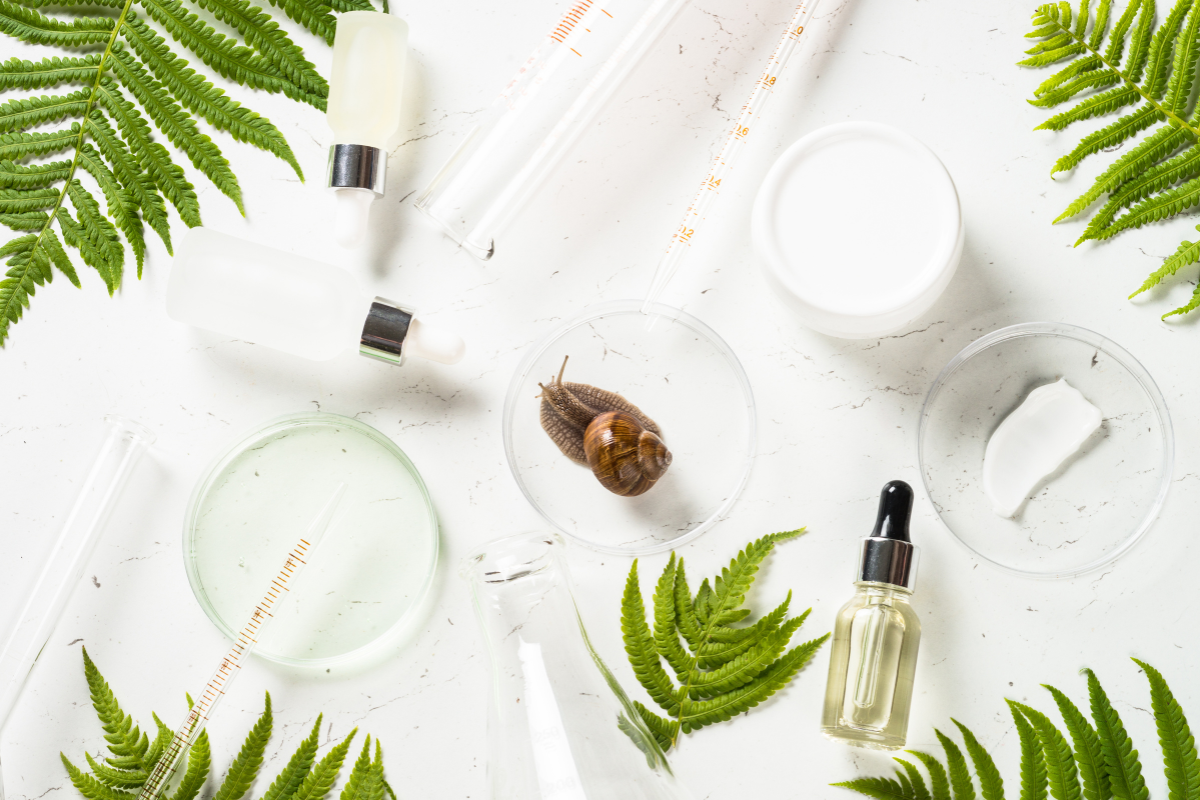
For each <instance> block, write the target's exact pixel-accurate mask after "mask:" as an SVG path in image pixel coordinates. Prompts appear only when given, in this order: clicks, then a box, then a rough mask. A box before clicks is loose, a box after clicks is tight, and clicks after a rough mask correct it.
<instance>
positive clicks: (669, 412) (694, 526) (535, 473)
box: [504, 300, 756, 555]
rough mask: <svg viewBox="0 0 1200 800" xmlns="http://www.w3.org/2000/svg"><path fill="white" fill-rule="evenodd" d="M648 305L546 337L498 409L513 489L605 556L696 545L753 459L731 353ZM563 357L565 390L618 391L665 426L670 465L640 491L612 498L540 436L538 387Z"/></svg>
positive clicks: (739, 376)
mask: <svg viewBox="0 0 1200 800" xmlns="http://www.w3.org/2000/svg"><path fill="white" fill-rule="evenodd" d="M652 308H653V311H652V312H651V313H649V314H643V313H642V312H641V301H635V300H622V301H616V302H611V303H604V304H601V305H598V306H594V307H592V308H590V309H588V310H587V311H586V312H585V313H583V314H582V315H580V316H578V317H576V318H575V319H573V320H571V321H569V322H567V323H566V324H564V325H562V326H561V327H559V328H557V329H555V330H553V331H551V332H550V333H549V334H548V335H546V337H545V338H543V339H542V340H540V341H538V342H537V343H535V344H534V345H533V346H532V347H531V348H530V350H529V352H528V354H526V356H525V358H524V360H522V362H521V364H520V366H519V367H518V368H517V371H516V374H514V375H513V379H512V383H511V384H509V389H508V397H507V398H506V399H505V402H504V449H505V453H506V454H507V456H508V465H509V468H511V469H512V473H513V477H514V478H516V481H517V485H518V486H520V487H521V491H522V492H524V493H525V497H526V498H528V500H529V502H530V503H532V504H533V507H534V508H535V509H537V511H538V513H540V514H541V515H542V516H543V517H544V518H545V519H546V521H548V522H549V523H550V524H551V525H553V526H554V527H555V528H557V529H558V530H560V531H562V532H563V533H564V534H566V535H567V536H568V537H570V538H572V539H574V540H576V541H578V542H580V543H582V544H585V545H587V546H588V547H592V548H594V549H596V550H600V551H602V552H608V553H621V554H627V555H641V554H648V553H657V552H661V551H663V550H668V549H670V548H672V547H676V546H679V545H681V544H683V543H685V542H688V541H691V540H692V539H694V538H696V537H697V536H699V535H700V534H701V533H703V532H704V531H705V530H707V529H708V528H709V526H711V525H712V524H713V523H714V522H716V521H717V520H718V519H719V518H720V517H721V516H722V515H723V514H724V513H725V512H726V511H727V510H728V509H729V507H730V506H731V505H733V502H734V500H736V499H737V496H738V494H739V493H740V492H741V490H742V487H743V486H744V485H745V483H746V478H747V477H748V476H749V473H750V465H751V463H752V461H753V458H754V451H755V436H756V433H755V413H754V395H753V393H752V392H751V389H750V381H749V379H748V378H747V377H746V373H745V371H744V370H743V369H742V365H741V364H740V363H738V360H737V357H736V356H735V355H734V354H733V351H732V350H730V349H729V345H727V344H725V342H724V341H722V340H721V338H720V337H719V336H717V334H716V333H715V332H714V331H713V330H712V329H711V328H709V327H708V326H707V325H705V324H704V323H703V322H701V321H700V320H698V319H696V318H695V317H693V316H691V315H690V314H687V313H684V312H683V311H680V310H678V309H675V308H670V307H668V306H662V305H656V306H653V307H652ZM568 356H570V361H569V362H568V363H567V366H566V371H565V374H564V375H563V382H564V383H585V384H591V385H592V386H596V387H599V388H601V389H606V390H608V391H610V392H615V393H617V394H620V395H622V396H623V397H624V398H625V399H627V400H628V401H629V402H631V403H633V404H634V405H635V406H637V407H638V408H640V409H641V410H642V411H643V412H644V413H645V414H646V415H647V416H649V417H650V418H651V419H653V420H654V421H655V422H656V423H658V425H659V426H660V427H661V428H662V432H663V441H664V442H665V443H666V445H667V447H668V448H669V449H670V450H671V455H672V462H671V466H670V468H669V469H668V470H667V472H666V474H665V475H663V477H662V478H660V479H659V481H658V483H656V484H655V485H654V486H652V487H651V488H650V489H649V491H647V492H646V493H645V494H642V495H639V496H637V497H621V496H619V495H616V494H613V493H612V492H609V491H608V490H607V489H605V488H604V487H603V486H602V485H601V484H600V482H599V481H598V480H596V478H595V476H593V475H592V472H591V470H590V469H588V468H587V467H586V466H581V465H578V464H575V463H573V462H572V461H571V460H569V459H568V458H567V457H566V456H565V455H563V454H562V452H561V451H559V449H558V447H557V446H556V445H555V444H554V442H553V441H551V439H550V437H549V436H548V435H547V434H546V432H545V431H544V430H543V429H542V426H541V418H540V407H541V401H540V400H539V399H538V396H539V395H540V394H541V388H540V387H539V385H538V384H539V383H549V382H550V381H551V380H553V379H554V378H555V377H556V376H557V375H558V373H559V370H560V369H561V368H562V366H563V359H564V358H566V357H568Z"/></svg>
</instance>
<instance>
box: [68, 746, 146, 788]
mask: <svg viewBox="0 0 1200 800" xmlns="http://www.w3.org/2000/svg"><path fill="white" fill-rule="evenodd" d="M83 755H84V758H86V759H87V763H88V767H90V768H91V770H92V774H93V775H94V776H96V779H97V780H99V781H100V782H101V783H103V784H104V785H105V786H108V787H111V788H113V789H138V788H141V786H142V784H144V783H145V782H146V778H148V777H149V776H150V773H148V772H146V771H145V770H141V769H139V770H125V769H113V768H112V767H110V766H108V765H107V764H101V763H100V762H98V761H97V760H96V759H94V758H92V756H91V754H90V753H84V754H83Z"/></svg>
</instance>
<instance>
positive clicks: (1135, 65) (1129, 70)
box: [1110, 0, 1156, 83]
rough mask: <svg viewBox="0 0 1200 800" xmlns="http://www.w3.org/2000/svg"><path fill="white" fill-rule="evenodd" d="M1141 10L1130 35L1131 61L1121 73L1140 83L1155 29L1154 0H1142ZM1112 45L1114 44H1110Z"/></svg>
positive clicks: (1131, 80) (1130, 80)
mask: <svg viewBox="0 0 1200 800" xmlns="http://www.w3.org/2000/svg"><path fill="white" fill-rule="evenodd" d="M1130 5H1131V6H1132V5H1140V6H1141V11H1140V12H1139V14H1138V18H1137V24H1136V25H1134V27H1133V31H1132V32H1131V33H1130V36H1129V62H1128V65H1127V66H1126V68H1125V70H1124V71H1123V72H1122V73H1121V74H1123V75H1124V76H1125V78H1126V79H1127V80H1128V81H1129V82H1130V83H1139V82H1141V80H1142V75H1143V73H1144V72H1145V69H1146V61H1147V59H1148V58H1149V57H1150V40H1151V38H1152V34H1153V30H1154V17H1155V11H1156V9H1155V7H1154V0H1142V2H1141V3H1140V4H1134V3H1131V4H1130ZM1110 46H1112V45H1111V44H1110Z"/></svg>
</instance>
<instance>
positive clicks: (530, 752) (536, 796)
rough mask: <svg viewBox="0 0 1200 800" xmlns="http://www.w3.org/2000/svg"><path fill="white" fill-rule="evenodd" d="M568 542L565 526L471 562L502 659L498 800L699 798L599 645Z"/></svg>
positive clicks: (494, 752) (495, 748)
mask: <svg viewBox="0 0 1200 800" xmlns="http://www.w3.org/2000/svg"><path fill="white" fill-rule="evenodd" d="M562 549H563V544H562V540H561V539H559V538H558V536H557V535H555V534H548V533H526V534H518V535H516V536H509V537H507V538H503V539H499V540H497V541H494V542H491V543H489V544H487V545H485V546H484V547H483V548H482V549H481V550H479V551H478V552H477V553H475V554H474V555H473V556H471V557H469V558H468V560H467V562H466V564H465V566H464V575H465V577H466V578H467V580H468V581H469V583H470V586H471V592H472V594H473V596H474V600H475V611H476V614H477V616H478V619H479V624H480V626H481V628H482V630H483V637H484V640H485V644H486V646H487V652H488V656H489V658H490V663H491V668H492V682H491V686H492V695H491V698H490V702H489V704H488V710H489V717H488V746H489V754H488V783H489V786H490V789H491V794H490V797H491V798H492V800H600V798H617V797H619V798H621V800H684V799H685V798H690V796H691V795H690V794H688V792H687V791H686V790H685V789H684V788H683V786H682V785H681V784H680V783H679V782H678V780H676V778H675V776H674V774H673V773H672V772H671V770H670V767H669V766H668V765H667V760H666V757H665V756H664V755H663V751H662V749H661V748H660V747H659V746H658V743H657V742H656V741H655V739H654V736H653V735H652V734H651V733H650V730H649V729H648V728H647V727H646V725H645V723H644V722H643V721H642V719H641V717H640V716H639V715H638V712H637V709H636V708H635V707H634V705H633V704H632V703H631V702H630V701H629V698H628V697H627V696H626V695H625V692H624V691H623V690H622V689H621V687H620V685H619V684H618V683H617V681H616V678H614V677H613V675H612V673H611V672H609V670H608V667H606V666H605V665H604V662H603V661H602V660H601V659H600V656H599V655H597V654H596V652H595V650H593V649H592V645H591V642H590V641H589V639H588V635H587V631H586V630H585V629H584V627H583V622H582V620H581V619H580V617H579V611H578V609H577V608H576V606H575V599H574V597H573V595H572V593H571V587H570V580H569V577H568V575H567V569H566V564H565V562H564V560H563V557H562V552H561V551H562Z"/></svg>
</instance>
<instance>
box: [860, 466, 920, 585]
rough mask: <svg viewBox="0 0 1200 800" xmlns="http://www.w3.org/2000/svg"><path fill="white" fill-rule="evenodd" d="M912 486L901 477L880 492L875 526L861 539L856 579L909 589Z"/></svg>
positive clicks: (913, 560)
mask: <svg viewBox="0 0 1200 800" xmlns="http://www.w3.org/2000/svg"><path fill="white" fill-rule="evenodd" d="M912 509H913V490H912V487H911V486H909V485H908V484H907V483H905V482H904V481H891V482H889V483H887V484H885V485H884V487H883V491H882V492H881V493H880V495H879V512H878V513H877V514H876V516H875V529H874V530H873V531H871V536H870V537H869V538H867V539H864V540H863V548H862V562H861V564H860V568H859V571H858V577H857V580H859V581H869V582H871V583H888V584H891V585H893V586H899V587H902V588H904V589H910V590H911V589H912V588H913V586H914V584H915V582H916V573H917V548H916V547H915V546H914V545H913V543H912V540H911V539H910V538H909V534H908V523H909V520H910V519H911V518H912Z"/></svg>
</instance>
